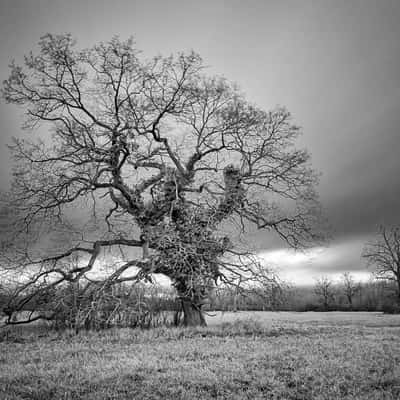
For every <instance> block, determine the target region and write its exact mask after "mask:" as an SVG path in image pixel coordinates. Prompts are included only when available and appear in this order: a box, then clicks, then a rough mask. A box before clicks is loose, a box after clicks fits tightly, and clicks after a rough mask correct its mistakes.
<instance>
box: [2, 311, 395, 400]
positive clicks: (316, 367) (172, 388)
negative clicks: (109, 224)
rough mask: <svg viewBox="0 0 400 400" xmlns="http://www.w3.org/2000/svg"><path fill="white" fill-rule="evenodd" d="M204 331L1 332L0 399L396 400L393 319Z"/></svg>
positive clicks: (300, 320)
mask: <svg viewBox="0 0 400 400" xmlns="http://www.w3.org/2000/svg"><path fill="white" fill-rule="evenodd" d="M207 322H208V327H205V328H192V329H189V328H155V329H151V330H138V329H137V330H131V329H110V330H106V331H100V332H80V333H79V334H78V335H75V334H73V333H72V332H69V331H63V332H57V331H45V330H42V329H38V328H20V327H18V328H17V327H14V328H13V329H12V330H9V329H8V328H7V329H8V330H4V329H3V330H2V331H0V334H1V342H0V399H2V400H16V399H36V400H39V399H40V400H50V399H88V400H89V399H93V400H95V399H96V400H100V399H166V400H168V399H174V400H179V399H188V400H189V399H206V400H207V399H252V400H256V399H282V400H284V399H285V400H286V399H292V400H295V399H296V400H299V399H304V400H305V399H307V400H308V399H349V400H350V399H360V400H361V399H363V400H364V399H377V400H378V399H379V400H380V399H393V400H395V399H399V398H400V340H399V339H400V315H384V314H381V313H363V312H359V313H355V312H354V313H351V312H346V313H340V312H330V313H317V312H307V313H291V312H237V313H212V314H210V315H209V316H208V317H207Z"/></svg>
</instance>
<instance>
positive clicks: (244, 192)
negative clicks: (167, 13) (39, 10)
mask: <svg viewBox="0 0 400 400" xmlns="http://www.w3.org/2000/svg"><path fill="white" fill-rule="evenodd" d="M3 95H4V98H5V99H6V101H7V102H9V103H14V104H17V105H18V106H21V107H24V109H25V110H26V115H27V119H26V124H25V127H26V128H28V129H30V130H32V128H35V127H45V126H49V127H50V128H51V129H52V136H51V138H50V137H49V136H48V135H47V136H46V135H45V134H43V133H41V132H39V133H38V135H39V138H34V139H32V140H27V139H24V140H20V139H15V141H14V144H13V145H12V146H11V150H12V152H13V155H14V158H15V160H16V165H15V168H14V182H13V186H12V191H11V193H9V194H8V198H7V199H6V200H7V206H6V207H5V208H4V209H3V217H4V218H8V219H9V220H10V218H12V220H13V223H12V224H11V223H9V224H8V227H10V226H11V227H12V228H13V231H12V232H7V236H5V235H3V237H4V238H5V240H4V242H6V243H5V244H4V245H3V247H2V248H3V249H4V251H3V266H6V268H8V270H9V271H14V272H17V273H18V274H20V275H19V278H18V279H17V281H18V282H19V285H18V286H19V289H18V290H17V293H18V296H17V298H18V299H20V300H21V299H22V298H23V297H24V296H25V297H27V296H28V297H29V296H38V295H39V294H40V293H46V292H48V291H49V290H50V289H51V288H54V287H57V286H59V285H63V284H64V283H66V282H72V281H77V280H81V281H82V282H86V283H85V284H87V285H98V286H99V287H100V288H103V289H104V290H105V288H107V287H109V286H112V285H114V284H116V283H121V282H124V281H134V282H135V281H140V280H143V279H151V276H152V274H155V273H160V274H164V275H165V276H167V277H169V278H170V279H171V281H172V283H173V285H174V286H175V288H176V289H177V292H178V295H179V297H180V299H181V300H182V305H183V311H184V322H185V324H186V325H199V324H205V320H204V317H203V314H202V311H201V309H202V305H203V304H204V301H205V299H206V298H207V296H208V293H209V290H212V288H213V287H214V285H215V284H216V283H218V282H225V283H235V282H238V279H239V278H240V280H241V282H245V281H246V282H248V281H249V280H251V279H257V276H258V273H257V271H258V261H257V260H256V259H255V258H254V257H253V256H252V255H251V253H250V252H249V251H248V250H247V249H246V248H245V247H244V246H241V247H240V246H238V243H239V241H237V240H235V239H234V237H233V236H232V233H233V232H235V231H238V232H242V233H243V232H245V231H247V230H249V229H252V227H256V228H258V229H263V230H267V231H271V232H275V233H276V234H277V235H279V236H280V237H281V238H282V239H283V240H284V241H285V242H286V243H287V244H288V245H289V246H292V247H294V248H299V247H304V246H307V245H309V244H311V243H314V242H315V241H320V240H321V239H322V237H323V235H322V234H321V232H320V231H319V230H317V229H315V227H316V224H315V223H316V221H317V220H318V218H319V205H318V201H317V196H316V194H315V190H314V187H315V184H316V182H317V177H316V174H315V173H314V172H313V170H312V169H311V168H310V165H309V155H308V153H307V152H306V151H305V150H298V149H296V148H295V147H294V140H295V138H296V137H297V136H298V135H299V133H300V129H299V128H298V127H297V126H295V125H293V124H292V122H291V117H290V114H289V112H288V111H286V110H285V109H284V108H277V109H275V110H273V111H270V112H265V111H263V110H261V109H259V108H257V107H255V106H253V105H251V104H250V103H248V102H247V101H246V100H245V98H244V96H243V95H242V94H241V93H240V92H239V91H238V89H237V88H236V87H235V85H232V84H230V83H228V82H227V81H226V80H225V79H223V78H219V77H209V76H207V75H206V74H205V73H204V67H203V64H202V60H201V58H200V57H199V56H198V55H197V54H195V53H190V54H180V55H178V56H177V57H172V56H171V57H167V58H163V57H161V56H158V57H155V58H153V59H151V60H143V59H142V58H141V53H140V52H139V51H138V50H137V49H136V48H135V47H134V43H133V41H132V40H131V39H130V40H127V41H120V40H119V39H117V38H113V39H112V40H110V41H109V42H106V43H100V44H98V45H96V46H94V47H92V48H90V49H86V50H77V49H76V44H75V42H74V41H73V39H72V38H71V36H70V35H51V34H47V35H45V36H44V37H43V38H42V39H41V41H40V52H39V54H38V55H33V54H30V55H29V56H27V57H25V66H24V67H21V66H18V65H16V64H12V65H11V75H10V77H9V79H8V80H6V81H5V82H4V88H3ZM40 138H41V139H40ZM3 226H4V225H3ZM135 249H136V250H139V249H140V250H141V255H140V254H139V253H138V251H135ZM75 253H76V254H78V255H79V257H80V259H81V260H82V262H81V263H80V264H79V265H75V266H71V264H69V263H68V262H66V260H67V258H68V257H69V256H71V255H72V254H75ZM102 257H103V260H104V257H106V258H105V260H106V263H108V264H109V265H108V269H107V271H106V273H105V274H103V275H101V274H100V273H98V268H99V265H100V264H101V263H100V261H101V259H102ZM110 260H112V262H110ZM103 263H104V261H103ZM33 287H35V290H31V289H32V288H33ZM19 307H21V301H19V302H16V303H15V304H14V309H15V310H18V308H19Z"/></svg>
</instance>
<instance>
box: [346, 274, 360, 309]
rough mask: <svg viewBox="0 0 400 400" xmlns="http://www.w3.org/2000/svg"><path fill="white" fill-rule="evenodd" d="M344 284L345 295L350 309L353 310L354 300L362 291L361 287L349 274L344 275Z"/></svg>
mask: <svg viewBox="0 0 400 400" xmlns="http://www.w3.org/2000/svg"><path fill="white" fill-rule="evenodd" d="M342 283H343V289H344V294H345V296H346V298H347V301H348V303H349V306H350V308H353V299H354V297H355V296H356V295H357V293H358V292H359V291H360V290H361V285H360V284H359V283H356V282H355V281H354V278H353V276H352V275H351V274H350V273H349V272H345V273H344V274H343V275H342Z"/></svg>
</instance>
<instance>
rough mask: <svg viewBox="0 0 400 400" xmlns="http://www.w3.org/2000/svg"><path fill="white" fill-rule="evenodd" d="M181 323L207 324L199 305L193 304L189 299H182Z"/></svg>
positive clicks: (191, 324)
mask: <svg viewBox="0 0 400 400" xmlns="http://www.w3.org/2000/svg"><path fill="white" fill-rule="evenodd" d="M182 309H183V325H184V326H207V323H206V320H205V318H204V315H203V312H202V310H201V306H197V305H195V304H193V303H192V302H191V301H190V300H182Z"/></svg>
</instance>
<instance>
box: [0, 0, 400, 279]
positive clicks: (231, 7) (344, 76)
mask: <svg viewBox="0 0 400 400" xmlns="http://www.w3.org/2000/svg"><path fill="white" fill-rule="evenodd" d="M399 20H400V1H399V0H392V1H390V0H375V1H369V0H343V1H341V0H335V1H333V0H326V1H323V0H314V1H308V0H307V1H306V0H293V1H282V0H279V1H278V0H276V1H269V0H258V1H251V0H248V1H218V0H213V1H205V0H202V1H198V0H197V1H189V0H182V1H171V0H168V1H167V0H164V1H163V0H158V1H155V0H153V1H152V0H143V1H134V0H128V1H120V0H113V1H102V0H93V1H87V0H86V1H85V0H69V1H65V0H64V1H60V0H29V1H28V0H1V1H0V35H1V40H0V54H1V59H0V78H1V80H3V79H6V78H7V76H8V67H7V65H8V64H9V62H10V60H11V59H12V58H15V59H16V60H17V61H18V60H21V58H22V56H23V55H24V54H26V53H27V52H29V51H30V50H35V48H37V47H36V46H37V42H38V40H39V37H40V36H42V35H43V34H45V33H47V32H51V33H64V32H71V33H72V34H73V35H74V36H75V37H76V38H77V39H78V45H79V46H82V47H86V46H91V45H93V44H95V43H96V42H98V41H101V40H108V39H110V38H111V37H112V36H113V35H120V37H121V38H127V37H129V36H131V35H133V36H134V37H135V40H136V42H137V46H138V48H140V49H141V50H143V51H144V53H145V54H146V55H148V56H152V55H155V54H158V53H161V54H163V55H169V54H170V53H173V52H177V51H185V50H191V49H194V50H195V51H197V52H198V53H200V55H201V56H202V57H203V59H204V61H205V63H206V64H207V65H209V66H210V68H209V70H210V73H217V74H222V75H225V76H226V77H227V78H228V79H230V80H232V81H235V82H237V83H238V84H239V85H240V87H241V88H242V90H243V91H244V92H245V93H246V95H247V98H248V99H249V100H250V101H252V102H255V103H257V104H258V105H259V106H261V107H263V108H265V109H270V108H272V107H274V106H275V105H277V104H279V105H284V106H286V107H287V108H288V109H289V110H290V111H291V112H292V114H293V116H294V120H295V122H296V123H297V124H298V125H300V126H302V127H303V130H304V135H303V137H302V138H301V140H300V142H301V146H303V147H306V148H308V149H309V151H310V152H311V154H312V158H313V165H314V167H315V168H316V169H317V170H319V171H320V172H321V174H322V176H321V184H320V187H319V192H320V195H321V201H322V204H323V207H324V208H325V212H326V215H327V217H328V218H329V222H330V224H331V226H332V231H333V233H332V236H333V239H332V242H331V244H330V247H329V248H328V249H322V248H315V249H313V250H312V251H311V252H310V253H309V254H292V253H291V252H288V251H286V250H285V249H283V248H281V245H279V244H278V243H275V242H273V243H274V244H273V245H271V241H270V240H269V239H268V238H267V237H264V236H260V235H258V236H257V243H259V248H260V254H261V255H262V256H263V257H264V258H265V259H266V260H268V261H269V262H272V263H275V264H277V265H278V266H279V267H280V268H281V271H282V272H283V274H284V276H285V277H287V278H289V279H291V280H292V281H294V282H299V283H300V282H301V283H304V282H311V283H312V281H313V278H314V277H317V276H320V275H331V276H333V277H335V276H337V275H338V274H340V273H342V272H344V271H350V272H353V273H355V274H358V275H357V276H359V277H362V276H363V274H364V276H365V274H366V267H365V265H364V262H363V261H362V260H361V258H360V254H361V250H362V247H363V244H364V243H365V241H366V240H368V239H369V238H371V236H372V235H373V234H374V232H375V231H376V230H377V228H378V226H379V225H380V224H386V225H390V224H399V223H400V212H399V208H398V206H399V199H400V184H399V177H400V157H399V148H400V146H399V145H400V24H399ZM20 113H21V110H18V109H16V108H15V107H14V106H10V105H5V104H4V101H2V102H1V103H0V124H1V125H0V126H1V132H0V167H1V170H0V172H1V173H0V184H1V187H2V188H4V187H6V186H7V182H8V177H9V171H10V162H9V158H8V150H7V148H6V143H8V142H9V141H10V137H11V136H13V135H17V136H18V135H21V129H20V125H21V121H22V119H21V115H20Z"/></svg>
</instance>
